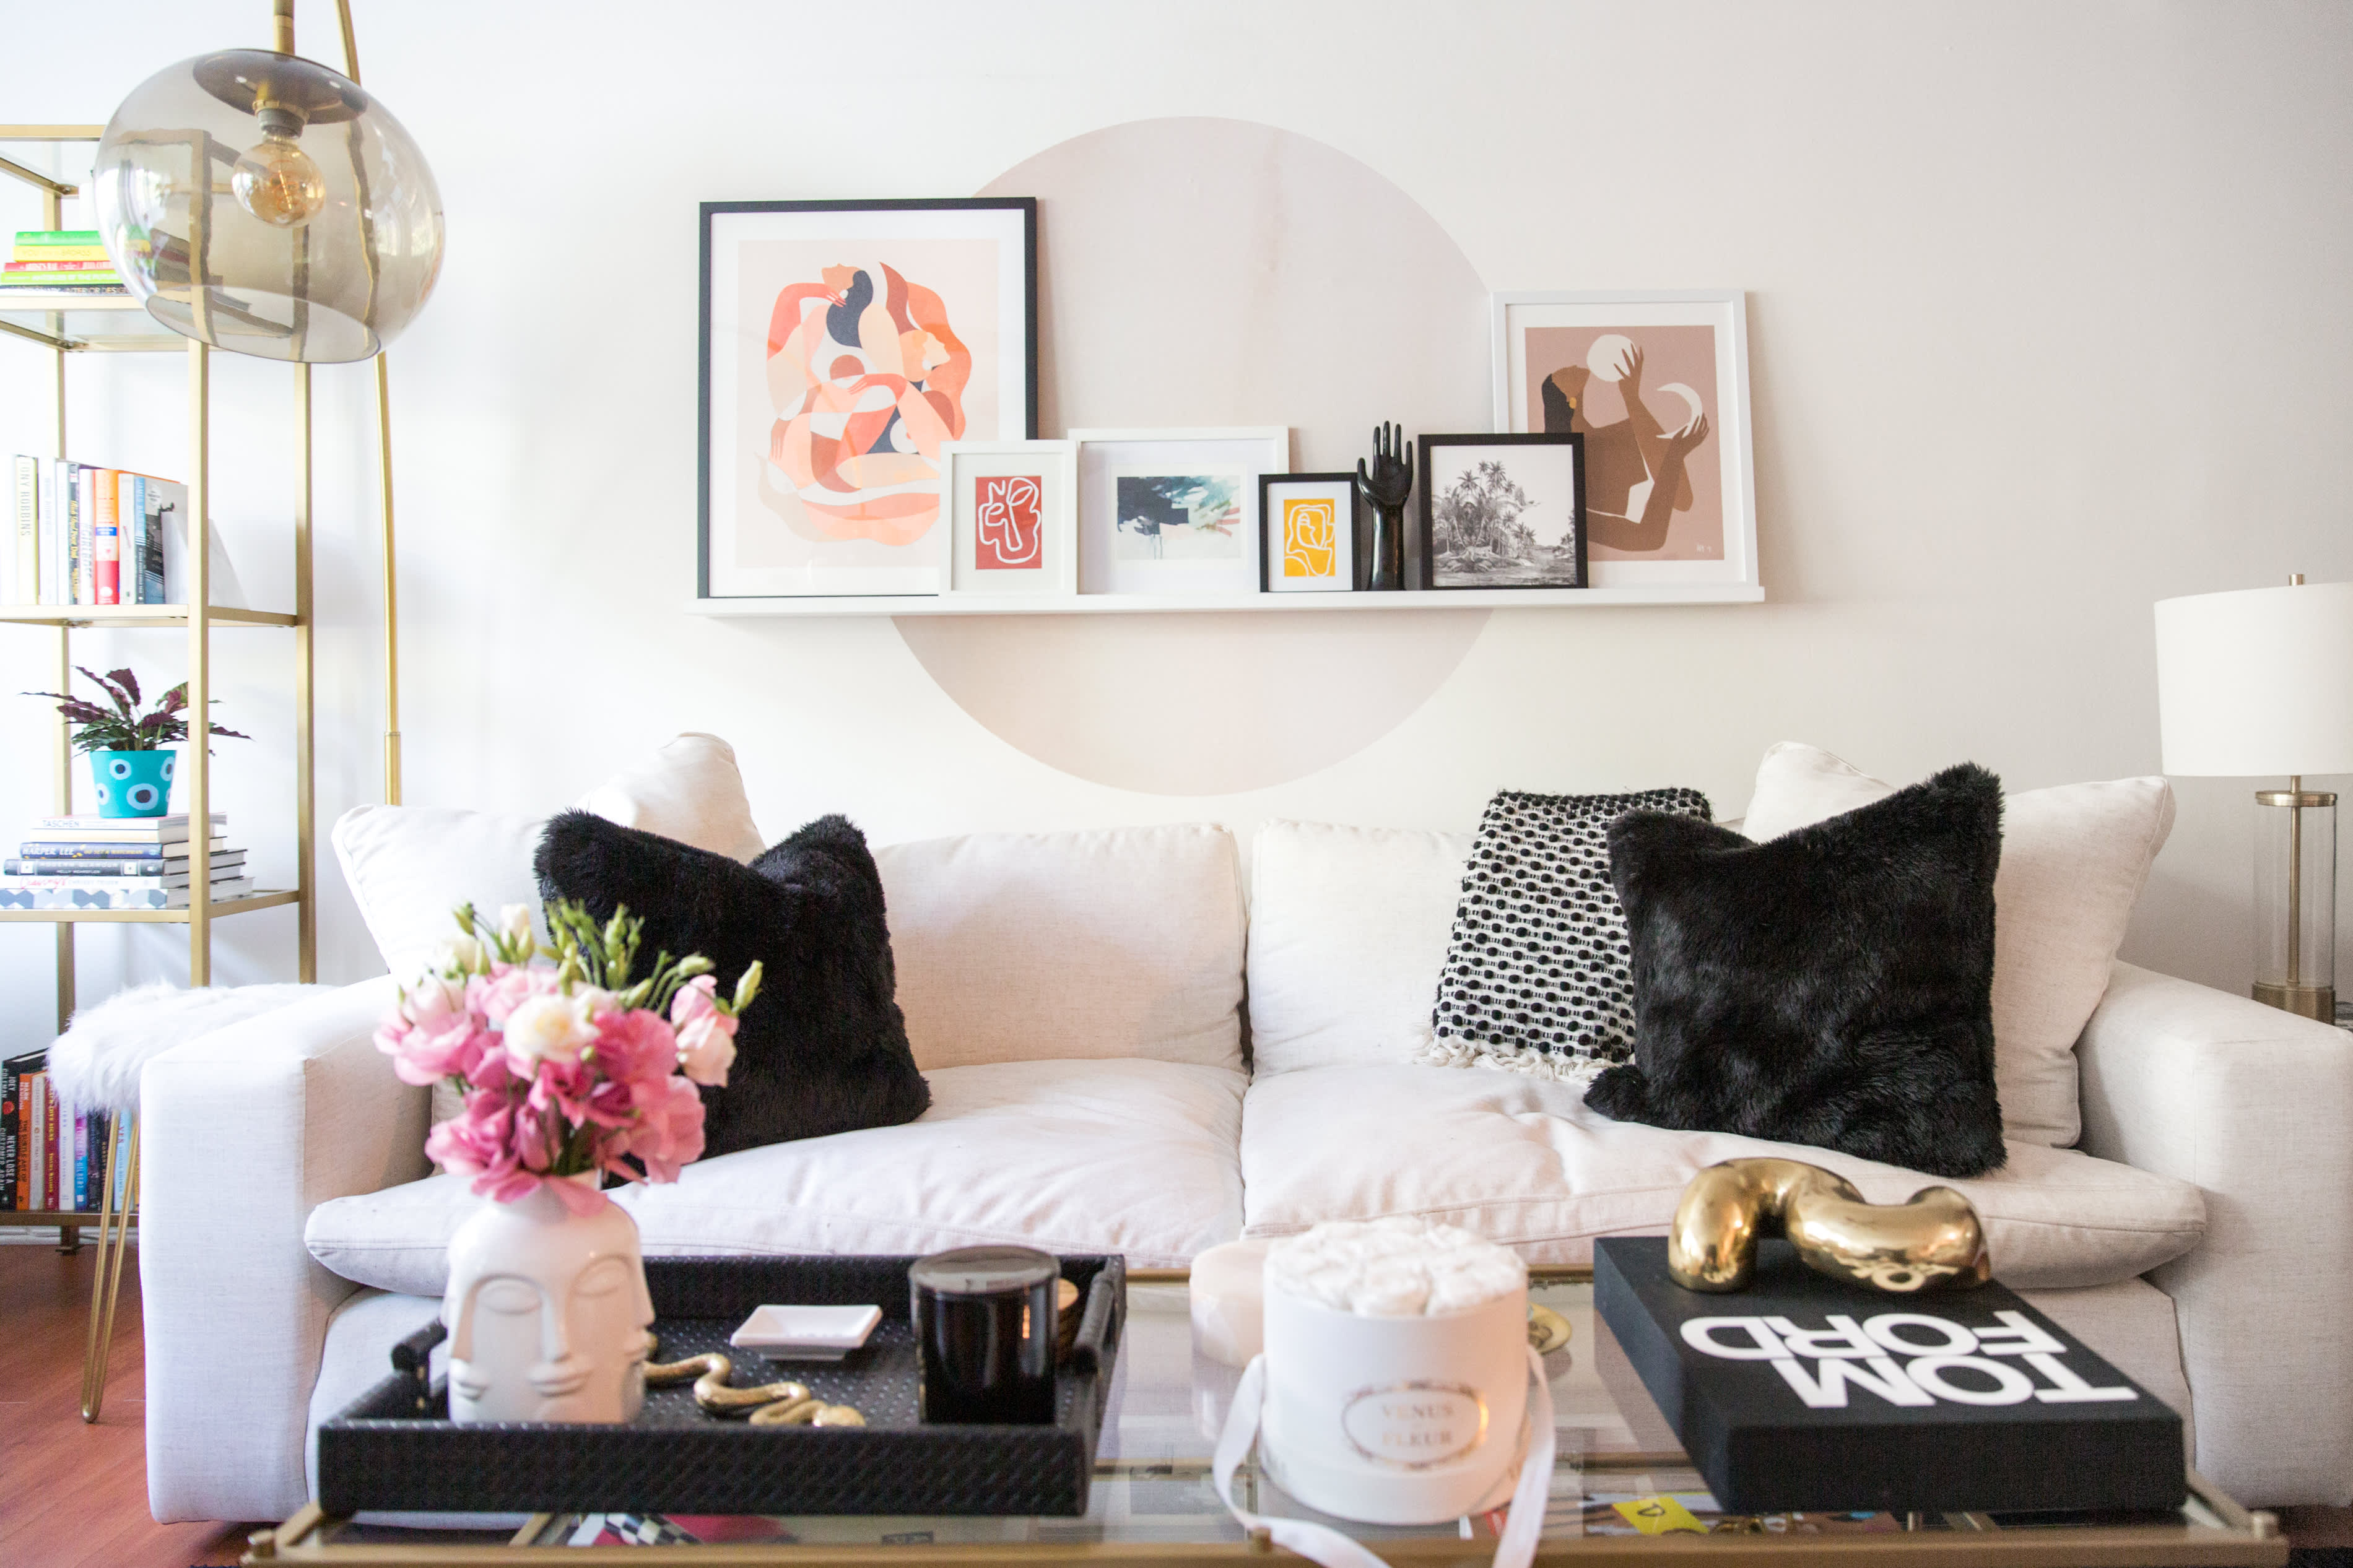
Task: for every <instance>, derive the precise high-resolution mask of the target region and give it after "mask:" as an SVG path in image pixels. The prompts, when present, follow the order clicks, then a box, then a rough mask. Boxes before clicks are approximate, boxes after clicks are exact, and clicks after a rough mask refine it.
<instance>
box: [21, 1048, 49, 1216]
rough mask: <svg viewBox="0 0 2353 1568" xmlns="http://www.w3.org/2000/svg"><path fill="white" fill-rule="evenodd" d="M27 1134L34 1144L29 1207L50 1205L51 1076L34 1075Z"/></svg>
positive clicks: (39, 1073)
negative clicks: (31, 1199) (31, 1197)
mask: <svg viewBox="0 0 2353 1568" xmlns="http://www.w3.org/2000/svg"><path fill="white" fill-rule="evenodd" d="M25 1134H26V1138H27V1139H28V1140H29V1141H30V1142H31V1143H32V1145H33V1201H32V1202H31V1204H29V1205H26V1206H28V1207H31V1208H37V1209H45V1208H47V1207H48V1206H49V1149H50V1146H51V1145H50V1142H49V1076H48V1074H47V1073H46V1072H37V1073H35V1074H34V1075H33V1088H32V1107H31V1109H30V1110H27V1111H26V1113H25Z"/></svg>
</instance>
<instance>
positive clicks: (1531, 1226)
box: [1241, 1066, 2206, 1288]
mask: <svg viewBox="0 0 2353 1568" xmlns="http://www.w3.org/2000/svg"><path fill="white" fill-rule="evenodd" d="M1753 1154H1770V1155H1778V1156H1781V1157H1783V1158H1787V1159H1795V1160H1806V1161H1810V1162H1811V1163H1815V1164H1818V1165H1822V1166H1825V1167H1827V1168H1829V1169H1831V1170H1833V1171H1836V1172H1838V1173H1840V1174H1841V1175H1843V1176H1845V1177H1847V1178H1848V1179H1849V1180H1851V1181H1852V1182H1853V1183H1854V1184H1855V1185H1857V1186H1858V1187H1860V1188H1862V1192H1863V1194H1864V1195H1865V1196H1866V1197H1868V1198H1870V1199H1871V1200H1872V1201H1873V1202H1874V1203H1901V1202H1902V1201H1904V1200H1905V1198H1908V1197H1910V1196H1911V1195H1912V1194H1914V1193H1915V1192H1916V1191H1918V1190H1919V1189H1920V1188H1921V1187H1924V1186H1926V1185H1929V1184H1932V1183H1934V1182H1936V1180H1937V1178H1936V1177H1933V1176H1924V1175H1921V1174H1919V1173H1916V1172H1912V1171H1905V1170H1900V1169H1898V1168H1896V1167H1894V1166H1892V1165H1883V1164H1880V1163H1876V1162H1874V1161H1870V1160H1859V1159H1855V1158H1853V1157H1852V1156H1851V1155H1845V1154H1838V1153H1833V1152H1830V1151H1828V1150H1823V1149H1811V1148H1800V1147H1798V1146H1796V1145H1792V1144H1787V1143H1770V1142H1765V1141H1763V1140H1761V1139H1755V1138H1743V1137H1739V1136H1736V1135H1735V1134H1732V1133H1724V1132H1671V1131H1663V1130H1662V1129H1659V1128H1655V1127H1645V1126H1641V1125H1638V1124H1635V1123H1632V1122H1618V1121H1610V1120H1609V1119H1608V1118H1607V1117H1605V1116H1602V1115H1600V1114H1599V1113H1598V1112H1596V1111H1590V1110H1586V1109H1585V1105H1584V1091H1583V1090H1582V1089H1579V1088H1577V1087H1574V1086H1571V1085H1567V1084H1561V1083H1556V1082H1554V1081H1551V1080H1549V1079H1537V1078H1531V1077H1527V1076H1525V1075H1523V1074H1518V1073H1504V1072H1492V1071H1481V1070H1478V1069H1476V1068H1472V1069H1464V1068H1432V1067H1418V1066H1406V1067H1391V1066H1362V1067H1335V1068H1320V1069H1318V1070H1316V1071H1314V1072H1297V1073H1284V1074H1282V1075H1280V1076H1278V1077H1275V1078H1271V1079H1261V1080H1260V1081H1258V1082H1257V1083H1254V1084H1253V1085H1251V1087H1250V1096H1249V1100H1248V1101H1247V1103H1246V1106H1245V1109H1244V1112H1243V1119H1242V1146H1241V1168H1242V1181H1243V1191H1244V1194H1245V1205H1244V1209H1245V1219H1246V1221H1247V1225H1246V1227H1245V1234H1247V1235H1250V1236H1284V1235H1289V1234H1290V1233H1292V1232H1293V1231H1298V1230H1303V1229H1305V1228H1306V1227H1307V1226H1311V1225H1314V1224H1315V1223H1316V1222H1317V1221H1319V1220H1327V1219H1377V1218H1380V1217H1382V1216H1385V1215H1423V1216H1426V1217H1429V1218H1431V1219H1440V1220H1444V1221H1446V1222H1448V1223H1450V1224H1453V1225H1459V1226H1465V1227H1467V1228H1469V1229H1471V1230H1474V1231H1476V1232H1478V1233H1479V1234H1480V1235H1482V1236H1484V1237H1488V1238H1489V1239H1490V1240H1493V1241H1499V1242H1503V1243H1505V1244H1507V1245H1510V1246H1513V1247H1517V1248H1518V1249H1519V1251H1520V1252H1521V1253H1522V1254H1523V1255H1524V1256H1525V1257H1526V1258H1528V1260H1529V1261H1530V1262H1533V1263H1561V1264H1584V1263H1589V1262H1590V1261H1591V1260H1592V1256H1593V1238H1594V1237H1597V1236H1637V1235H1657V1234H1659V1233H1661V1232H1662V1231H1664V1230H1665V1229H1666V1226H1667V1222H1668V1221H1669V1219H1671V1218H1672V1216H1673V1214H1674V1209H1675V1203H1676V1200H1677V1199H1678V1198H1679V1197H1680V1196H1681V1195H1682V1193H1683V1184H1684V1183H1686V1182H1688V1181H1689V1180H1690V1179H1691V1177H1692V1175H1693V1173H1695V1172H1697V1171H1698V1170H1699V1169H1700V1168H1701V1167H1703V1166H1705V1165H1711V1164H1714V1163H1715V1162H1717V1161H1719V1160H1730V1159H1736V1158H1738V1157H1741V1156H1744V1155H1753ZM1948 1185H1950V1186H1953V1187H1956V1188H1957V1189H1959V1190H1960V1191H1961V1192H1962V1193H1964V1194H1967V1195H1968V1198H1969V1201H1970V1202H1971V1203H1973V1204H1975V1205H1977V1208H1978V1214H1979V1215H1982V1216H1983V1217H1984V1219H1985V1222H1986V1226H1987V1231H1988V1235H1989V1242H1990V1245H1991V1247H1992V1251H1993V1260H1994V1271H1995V1273H1996V1275H1997V1276H1998V1277H2000V1279H2002V1280H2003V1281H2004V1282H2006V1283H2008V1284H2010V1285H2013V1286H2019V1287H2026V1286H2034V1287H2039V1288H2058V1287H2064V1286H2076V1285H2102V1284H2106V1283H2108V1282H2110V1281H2112V1280H2116V1279H2130V1278H2131V1277H2133V1276H2134V1275H2137V1274H2140V1273H2143V1272H2145V1271H2147V1270H2148V1269H2150V1268H2156V1267H2157V1266H2158V1264H2161V1263H2164V1262H2166V1261H2167V1260H2168V1259H2170V1258H2178V1257H2179V1256H2180V1255H2181V1254H2182V1253H2184V1252H2186V1251H2188V1250H2189V1248H2190V1247H2194V1246H2196V1245H2197V1243H2198V1240H2199V1238H2200V1236H2202V1235H2203V1234H2204V1231H2205V1226H2206V1208H2205V1201H2204V1198H2203V1196H2202V1195H2201V1194H2200V1192H2199V1190H2198V1189H2197V1188H2196V1187H2194V1186H2192V1185H2190V1184H2189V1183H2187V1182H2179V1181H2174V1180H2172V1179H2170V1178H2168V1177H2165V1176H2157V1175H2151V1174H2149V1173H2147V1172H2144V1171H2136V1170H2134V1169H2132V1168H2131V1167H2130V1166H2126V1165H2117V1164H2112V1163H2108V1162H2106V1161H2104V1160H2095V1159H2094V1158H2092V1157H2091V1156H2090V1155H2088V1154H2083V1153H2079V1152H2075V1151H2073V1150H2072V1149H2050V1148H2045V1147H2043V1146H2042V1145H2040V1144H2034V1143H2021V1142H2013V1143H2011V1144H2010V1163H2009V1164H2008V1165H2007V1166H2005V1167H2004V1168H2003V1169H2002V1170H2000V1171H1999V1172H1996V1173H1994V1174H1992V1175H1990V1176H1987V1177H1983V1178H1980V1179H1978V1180H1976V1181H1965V1182H1951V1183H1948Z"/></svg>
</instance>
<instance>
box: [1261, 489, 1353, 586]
mask: <svg viewBox="0 0 2353 1568" xmlns="http://www.w3.org/2000/svg"><path fill="white" fill-rule="evenodd" d="M1363 508H1364V501H1363V500H1362V498H1361V497H1359V496H1358V495H1357V494H1356V475H1355V474H1352V473H1349V474H1261V475H1260V476H1259V481H1258V515H1259V589H1260V591H1261V592H1262V593H1268V594H1345V593H1348V592H1350V591H1352V590H1353V589H1354V588H1355V587H1356V530H1357V526H1358V523H1359V521H1360V520H1361V518H1362V516H1363Z"/></svg>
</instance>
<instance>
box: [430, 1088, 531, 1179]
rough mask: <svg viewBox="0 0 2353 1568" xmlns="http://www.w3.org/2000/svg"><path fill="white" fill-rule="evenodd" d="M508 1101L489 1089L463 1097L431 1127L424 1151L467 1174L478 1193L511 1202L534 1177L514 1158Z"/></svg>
mask: <svg viewBox="0 0 2353 1568" xmlns="http://www.w3.org/2000/svg"><path fill="white" fill-rule="evenodd" d="M517 1131H519V1129H518V1127H517V1125H516V1115H515V1107H514V1103H513V1101H512V1100H509V1099H508V1098H507V1097H506V1096H505V1095H503V1094H499V1093H496V1092H493V1091H491V1090H487V1089H483V1090H477V1091H476V1092H474V1093H472V1094H470V1095H468V1096H467V1097H466V1108H465V1110H462V1111H460V1112H459V1114H457V1115H456V1116H453V1117H451V1118H450V1119H449V1120H448V1121H444V1122H442V1123H440V1124H439V1125H438V1126H437V1127H435V1128H434V1129H433V1131H432V1132H431V1133H430V1134H428V1135H427V1138H426V1140H425V1152H426V1154H427V1156H428V1157H429V1158H431V1159H434V1160H437V1161H438V1162H439V1163H442V1164H444V1165H446V1166H448V1168H449V1169H450V1170H451V1171H453V1172H455V1173H458V1174H459V1175H461V1176H471V1177H473V1178H474V1180H473V1190H474V1192H475V1193H476V1194H479V1195H480V1196H482V1197H486V1198H496V1199H497V1200H498V1201H499V1202H501V1203H512V1202H513V1201H514V1200H515V1199H516V1198H519V1197H522V1195H523V1194H526V1193H529V1192H530V1191H531V1190H532V1189H533V1188H534V1187H536V1186H538V1185H539V1177H538V1176H537V1175H536V1174H534V1173H532V1172H529V1171H526V1170H524V1169H523V1168H522V1161H521V1160H519V1159H518V1158H517V1154H516V1149H515V1135H516V1133H517Z"/></svg>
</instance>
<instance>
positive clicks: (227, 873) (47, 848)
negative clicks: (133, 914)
mask: <svg viewBox="0 0 2353 1568" xmlns="http://www.w3.org/2000/svg"><path fill="white" fill-rule="evenodd" d="M227 831H228V816H227V814H226V813H223V812H215V813H214V814H213V839H212V896H213V897H214V899H216V900H220V899H237V898H242V897H244V896H245V895H246V894H248V893H249V892H251V891H253V879H252V878H250V877H248V876H247V875H246V873H245V851H244V850H242V849H236V848H232V847H230V846H229V842H228V839H227ZM0 869H5V873H6V874H5V876H0V910H185V909H186V908H187V907H188V819H187V818H186V817H185V816H45V817H43V818H41V821H40V826H38V827H37V828H35V829H34V830H33V831H32V832H30V833H28V834H26V836H25V838H24V841H23V842H22V843H20V844H18V845H17V847H16V856H15V857H13V858H9V859H7V860H6V861H5V862H0Z"/></svg>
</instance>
